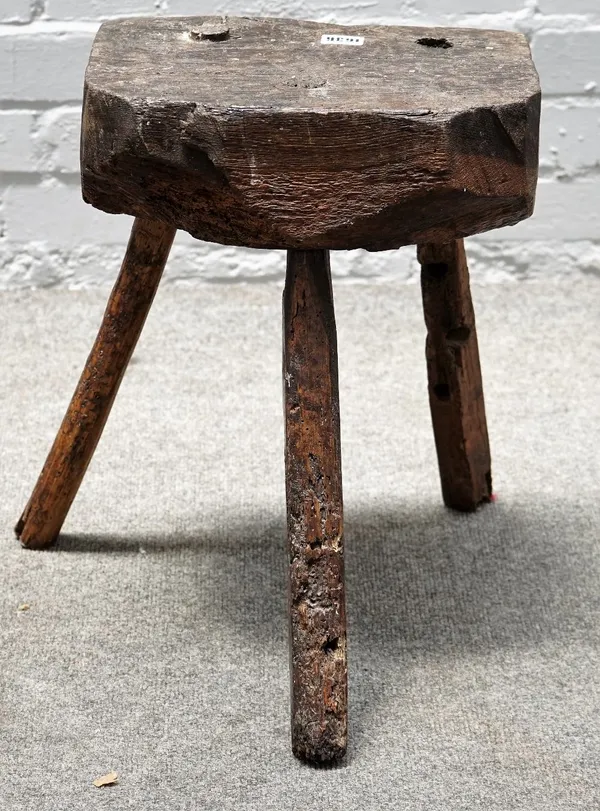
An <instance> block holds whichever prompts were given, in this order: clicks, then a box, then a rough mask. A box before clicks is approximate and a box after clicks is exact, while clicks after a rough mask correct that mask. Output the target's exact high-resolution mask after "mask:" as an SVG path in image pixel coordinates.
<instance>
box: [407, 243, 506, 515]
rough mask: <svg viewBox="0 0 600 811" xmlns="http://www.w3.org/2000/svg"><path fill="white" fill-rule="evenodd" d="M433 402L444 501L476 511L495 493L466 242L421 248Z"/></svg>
mask: <svg viewBox="0 0 600 811" xmlns="http://www.w3.org/2000/svg"><path fill="white" fill-rule="evenodd" d="M418 257H419V262H420V263H421V285H422V291H423V305H424V309H425V323H426V325H427V347H426V354H427V373H428V376H429V403H430V406H431V416H432V420H433V430H434V434H435V443H436V448H437V455H438V464H439V468H440V476H441V480H442V494H443V497H444V502H445V503H446V504H447V505H448V506H449V507H453V508H454V509H457V510H466V511H469V510H475V509H476V508H477V507H478V505H479V504H481V503H482V502H486V501H490V499H491V496H492V475H491V461H490V446H489V440H488V432H487V423H486V417H485V405H484V400H483V386H482V382H481V368H480V364H479V349H478V346H477V332H476V330H475V314H474V312H473V304H472V301H471V292H470V288H469V269H468V267H467V260H466V256H465V249H464V244H463V242H462V240H458V241H455V242H450V243H447V244H437V245H436V244H425V245H419V248H418Z"/></svg>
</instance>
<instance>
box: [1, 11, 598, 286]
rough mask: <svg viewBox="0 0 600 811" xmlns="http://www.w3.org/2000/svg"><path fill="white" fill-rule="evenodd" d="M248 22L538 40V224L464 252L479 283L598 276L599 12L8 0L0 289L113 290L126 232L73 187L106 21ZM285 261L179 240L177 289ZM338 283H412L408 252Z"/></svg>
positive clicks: (271, 274)
mask: <svg viewBox="0 0 600 811" xmlns="http://www.w3.org/2000/svg"><path fill="white" fill-rule="evenodd" d="M218 13H229V14H247V15H268V16H290V17H305V18H308V19H317V20H324V21H335V22H340V23H356V24H357V30H358V29H359V28H360V23H361V22H383V23H390V24H406V25H410V24H413V25H451V26H456V25H461V26H464V25H467V26H471V25H472V26H481V27H487V28H509V29H515V30H519V31H522V32H524V33H525V34H527V36H528V37H529V39H530V41H531V45H532V49H533V54H534V59H535V62H536V65H537V67H538V70H539V73H540V76H541V80H542V87H543V91H544V101H543V122H542V139H541V156H540V157H541V167H540V177H541V180H540V186H539V192H538V203H537V210H536V214H535V215H534V217H533V218H532V219H531V220H529V221H527V222H525V223H522V224H520V225H518V226H516V227H514V228H508V229H502V230H499V231H494V232H491V233H489V234H486V235H484V236H481V237H476V238H472V239H470V240H469V243H468V244H469V250H470V256H471V267H472V269H473V272H474V275H476V276H477V277H478V278H479V279H481V280H484V281H504V280H515V279H527V278H533V277H537V276H540V275H550V276H554V277H557V276H564V275H569V274H577V273H582V272H584V273H597V274H599V275H600V0H570V1H569V2H568V3H566V2H564V0H0V288H15V287H29V286H51V285H70V286H83V285H92V284H98V283H105V282H108V281H111V280H112V279H113V278H114V276H115V274H116V272H117V269H118V265H119V261H120V258H121V256H122V252H123V249H124V246H125V243H126V240H127V235H128V230H129V226H130V221H129V218H127V217H112V216H110V215H106V214H102V213H101V212H98V211H95V210H93V209H92V208H90V207H89V206H86V205H85V204H84V203H83V202H82V200H81V196H80V189H79V177H78V148H79V147H78V139H79V114H80V100H81V89H82V82H83V72H84V68H85V65H86V61H87V57H88V53H89V50H90V46H91V43H92V39H93V37H94V33H95V32H96V30H97V28H98V25H99V23H100V21H101V20H104V19H107V18H110V17H113V16H125V15H137V14H142V15H148V14H160V15H165V14H170V15H174V14H218ZM282 267H283V256H282V255H281V254H280V253H278V252H258V251H244V250H236V249H231V248H222V247H218V246H213V245H205V244H201V243H198V242H195V241H194V240H192V239H191V238H190V237H188V236H187V235H185V234H179V235H178V237H177V240H176V243H175V247H174V250H173V254H172V258H171V260H170V263H169V266H168V271H167V275H166V278H167V279H168V280H170V281H172V282H174V281H176V282H184V281H187V280H189V281H194V280H197V279H204V280H209V281H235V280H244V281H261V280H267V279H273V278H277V277H280V276H281V274H282ZM333 268H334V273H335V275H336V276H337V277H338V278H345V279H349V280H357V281H358V280H360V281H377V280H379V279H382V278H396V279H399V280H412V279H414V278H415V277H416V273H417V266H416V262H415V260H414V251H413V250H412V249H410V248H407V249H402V250H401V251H397V252H391V253H383V254H376V255H370V254H365V253H363V252H360V251H359V252H352V253H348V254H336V255H335V256H334V258H333Z"/></svg>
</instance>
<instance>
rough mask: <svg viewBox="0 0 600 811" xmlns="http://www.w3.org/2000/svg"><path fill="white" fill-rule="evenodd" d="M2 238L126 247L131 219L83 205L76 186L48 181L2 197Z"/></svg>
mask: <svg viewBox="0 0 600 811" xmlns="http://www.w3.org/2000/svg"><path fill="white" fill-rule="evenodd" d="M2 213H3V219H4V222H5V229H6V230H5V236H6V238H7V240H9V241H11V242H29V241H31V242H47V243H49V244H50V245H56V246H61V247H74V246H76V245H78V244H80V243H84V242H87V243H96V244H112V243H118V244H122V245H123V248H125V245H126V244H127V239H128V237H129V231H130V229H131V217H126V216H116V215H112V214H104V212H102V211H98V210H97V209H95V208H92V206H88V205H87V204H86V203H84V202H83V199H82V197H81V190H80V188H79V186H78V185H66V184H63V183H60V182H58V181H57V180H54V179H52V180H49V181H46V182H44V183H42V184H40V185H35V186H33V185H32V186H17V185H15V186H9V187H8V188H7V189H6V192H5V194H4V205H3V211H2Z"/></svg>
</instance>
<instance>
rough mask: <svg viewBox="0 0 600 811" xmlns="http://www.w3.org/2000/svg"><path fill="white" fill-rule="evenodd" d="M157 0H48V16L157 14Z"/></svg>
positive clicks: (82, 17) (96, 17)
mask: <svg viewBox="0 0 600 811" xmlns="http://www.w3.org/2000/svg"><path fill="white" fill-rule="evenodd" d="M159 7H160V2H155V0H85V2H82V0H47V2H46V10H45V11H46V16H47V17H48V18H49V19H51V20H106V19H108V18H110V17H127V16H130V15H131V16H134V15H136V14H145V15H147V16H150V15H152V14H156V13H157V10H158V8H159Z"/></svg>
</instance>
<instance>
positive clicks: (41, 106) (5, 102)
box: [0, 80, 83, 113]
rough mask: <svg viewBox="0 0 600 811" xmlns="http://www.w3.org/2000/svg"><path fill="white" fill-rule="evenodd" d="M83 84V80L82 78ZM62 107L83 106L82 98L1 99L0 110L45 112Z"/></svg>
mask: <svg viewBox="0 0 600 811" xmlns="http://www.w3.org/2000/svg"><path fill="white" fill-rule="evenodd" d="M82 84H83V80H82ZM61 107H79V108H80V107H81V99H70V100H69V99H66V100H65V99H61V100H60V101H48V99H45V100H41V99H40V100H39V101H27V100H21V99H17V100H15V101H12V100H9V99H0V112H3V111H5V110H9V111H13V110H23V111H32V110H33V112H40V113H41V112H45V111H46V110H55V109H56V110H58V109H60V108H61Z"/></svg>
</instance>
